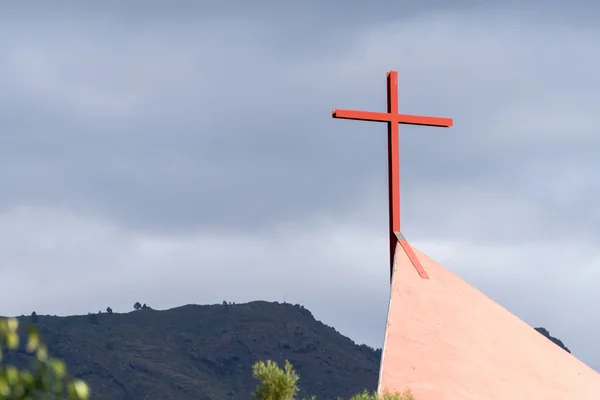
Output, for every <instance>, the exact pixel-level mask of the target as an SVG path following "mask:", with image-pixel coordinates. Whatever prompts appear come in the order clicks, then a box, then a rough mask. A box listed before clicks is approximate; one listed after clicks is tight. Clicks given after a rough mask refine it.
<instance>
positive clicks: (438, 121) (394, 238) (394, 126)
mask: <svg viewBox="0 0 600 400" xmlns="http://www.w3.org/2000/svg"><path fill="white" fill-rule="evenodd" d="M332 117H333V118H340V119H353V120H361V121H373V122H386V123H387V125H388V140H387V142H388V143H387V144H388V193H389V229H390V232H389V234H390V280H391V278H392V274H393V268H394V255H395V254H396V246H397V244H398V243H400V244H401V245H402V248H403V249H404V250H405V251H406V252H407V254H408V253H409V252H410V253H411V254H412V257H411V255H410V254H408V255H409V259H410V260H411V261H412V263H413V265H414V266H415V268H416V269H417V272H418V273H419V275H421V277H422V278H425V279H426V278H428V276H427V273H426V272H425V270H424V269H423V267H422V266H421V265H420V263H419V260H418V259H417V258H416V257H415V256H414V253H413V252H412V249H410V245H408V242H406V240H399V237H402V238H403V236H401V231H400V153H399V140H398V139H399V134H398V124H408V125H425V126H437V127H444V128H448V127H451V126H452V123H453V122H452V119H451V118H438V117H424V116H417V115H406V114H398V73H397V72H396V71H389V72H388V73H387V113H382V112H372V111H355V110H337V109H336V110H333V112H332ZM399 235H400V236H399Z"/></svg>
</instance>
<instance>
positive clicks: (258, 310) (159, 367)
mask: <svg viewBox="0 0 600 400" xmlns="http://www.w3.org/2000/svg"><path fill="white" fill-rule="evenodd" d="M20 319H21V320H23V321H22V322H23V323H26V322H28V321H30V320H31V317H21V318H20ZM35 325H36V326H37V328H38V330H39V331H40V333H41V335H42V337H43V338H44V340H45V342H46V343H47V345H48V349H49V351H50V354H52V355H53V356H55V357H59V358H62V359H64V360H65V362H66V363H67V366H68V367H69V370H70V371H71V372H72V373H73V374H74V375H75V376H77V377H79V378H82V379H84V380H86V381H87V382H88V383H89V385H90V387H91V389H92V399H97V400H101V399H110V400H136V399H140V400H141V399H173V400H188V399H189V400H192V399H193V400H202V399H219V400H221V399H248V398H250V392H252V391H253V390H254V389H255V387H256V384H257V382H256V381H255V380H254V379H253V378H252V365H253V364H254V363H255V362H256V361H259V360H274V361H276V362H278V363H279V365H281V366H282V365H283V362H284V361H285V360H289V361H290V362H291V363H292V364H293V365H294V367H295V369H296V371H297V372H298V374H299V375H300V381H299V387H300V388H301V390H302V392H301V395H306V396H307V395H308V394H311V395H312V394H315V395H316V396H317V397H318V398H321V399H335V398H337V397H338V396H343V397H344V398H348V397H350V395H352V394H355V393H356V392H359V391H362V390H363V389H365V388H367V389H369V390H375V389H376V385H377V379H378V371H379V359H380V356H381V351H380V350H379V351H377V350H374V349H372V348H370V347H368V346H365V345H357V344H355V343H354V342H353V341H352V340H350V339H349V338H347V337H345V336H343V335H341V334H340V333H339V332H337V331H336V330H335V329H334V328H331V327H329V326H327V325H325V324H323V323H321V322H319V321H317V320H315V318H314V317H313V316H312V314H311V313H310V311H308V310H307V309H305V308H304V307H302V306H299V305H290V304H279V303H270V302H263V301H256V302H252V303H247V304H231V305H230V304H222V305H203V306H198V305H187V306H183V307H178V308H174V309H171V310H166V311H156V310H152V309H150V308H146V309H141V310H139V311H133V312H130V313H127V314H107V313H102V314H90V315H87V316H71V317H52V316H38V317H37V322H36V324H35ZM28 358H29V356H28V355H27V354H26V353H25V352H24V351H20V352H18V353H13V354H9V355H7V357H6V358H5V360H3V362H7V363H13V364H16V365H19V366H26V365H28V364H26V363H29V362H30V360H29V359H28ZM307 397H308V396H307Z"/></svg>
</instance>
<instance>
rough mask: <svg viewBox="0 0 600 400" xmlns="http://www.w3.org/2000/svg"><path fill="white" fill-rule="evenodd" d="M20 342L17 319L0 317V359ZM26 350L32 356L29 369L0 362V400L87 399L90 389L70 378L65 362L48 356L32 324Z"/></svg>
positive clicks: (17, 346) (81, 382)
mask: <svg viewBox="0 0 600 400" xmlns="http://www.w3.org/2000/svg"><path fill="white" fill-rule="evenodd" d="M19 342H20V336H19V322H18V321H17V319H15V318H10V319H0V358H1V355H2V354H3V352H4V351H5V350H8V351H16V350H18V349H19ZM26 350H27V352H28V353H30V354H32V355H33V356H34V363H33V364H32V367H31V370H21V369H18V368H17V367H15V366H13V365H3V364H0V399H14V400H24V399H37V398H41V397H44V398H54V399H57V400H58V399H61V400H62V399H69V400H87V399H88V398H89V394H90V390H89V388H88V386H87V384H86V383H85V382H84V381H82V380H79V379H73V378H72V377H71V375H70V374H69V373H68V371H67V367H66V366H65V364H64V362H62V361H61V360H59V359H56V358H52V357H49V356H48V350H47V348H46V346H45V345H44V344H43V342H42V340H41V338H40V336H39V334H38V332H37V330H36V329H35V328H34V327H33V326H32V327H30V328H29V329H28V332H27V347H26Z"/></svg>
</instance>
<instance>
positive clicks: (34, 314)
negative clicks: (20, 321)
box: [31, 311, 39, 324]
mask: <svg viewBox="0 0 600 400" xmlns="http://www.w3.org/2000/svg"><path fill="white" fill-rule="evenodd" d="M38 319H39V318H38V315H37V313H36V312H35V311H34V312H32V313H31V322H32V323H34V324H35V323H37V322H38Z"/></svg>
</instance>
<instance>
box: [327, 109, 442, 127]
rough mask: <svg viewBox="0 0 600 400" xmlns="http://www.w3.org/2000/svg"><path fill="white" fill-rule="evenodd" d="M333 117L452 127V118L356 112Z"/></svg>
mask: <svg viewBox="0 0 600 400" xmlns="http://www.w3.org/2000/svg"><path fill="white" fill-rule="evenodd" d="M331 115H332V117H333V118H340V119H355V120H360V121H373V122H395V123H400V124H407V125H422V126H439V127H444V128H448V127H451V126H452V118H438V117H422V116H419V115H407V114H390V113H384V112H373V111H356V110H333V112H332V113H331Z"/></svg>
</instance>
